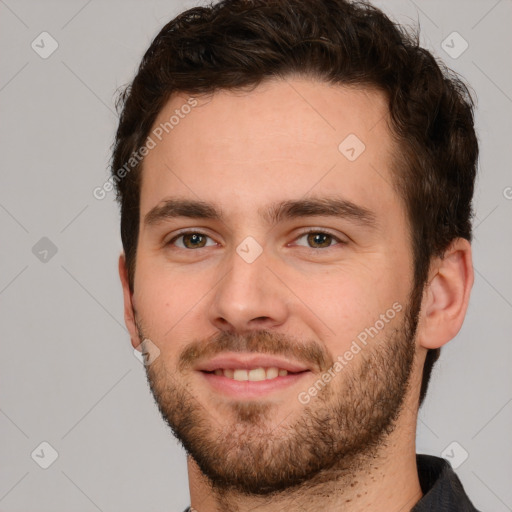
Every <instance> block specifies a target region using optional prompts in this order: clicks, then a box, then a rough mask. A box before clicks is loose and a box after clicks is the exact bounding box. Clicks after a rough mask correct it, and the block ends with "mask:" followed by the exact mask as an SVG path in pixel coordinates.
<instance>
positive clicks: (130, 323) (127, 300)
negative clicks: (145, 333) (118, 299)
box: [119, 252, 141, 348]
mask: <svg viewBox="0 0 512 512" xmlns="http://www.w3.org/2000/svg"><path fill="white" fill-rule="evenodd" d="M119 277H120V279H121V284H122V286H123V298H124V323H125V324H126V327H127V329H128V332H129V333H130V338H131V340H132V346H133V348H137V347H138V346H139V345H140V343H141V340H140V339H139V333H138V331H137V327H136V325H135V312H134V307H133V294H132V292H131V291H130V285H129V283H128V269H127V268H126V258H125V255H124V252H122V253H121V255H120V256H119Z"/></svg>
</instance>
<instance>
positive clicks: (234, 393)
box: [198, 371, 310, 399]
mask: <svg viewBox="0 0 512 512" xmlns="http://www.w3.org/2000/svg"><path fill="white" fill-rule="evenodd" d="M198 373H199V376H200V377H201V378H203V379H205V381H206V382H207V383H208V384H209V385H210V386H211V387H212V388H213V390H215V391H216V392H218V393H222V394H224V395H227V396H229V397H231V398H237V399H247V398H261V397H263V396H266V395H268V394H270V393H273V392H277V391H281V390H283V389H285V388H288V387H290V386H293V385H294V384H296V383H297V382H298V381H299V380H302V379H303V378H304V377H305V376H306V375H309V373H310V372H309V371H304V372H301V373H289V374H288V375H285V376H284V377H276V378H275V379H269V380H261V381H250V380H245V381H238V380H234V379H229V378H228V377H224V375H215V374H214V373H206V372H204V371H202V372H201V371H200V372H198Z"/></svg>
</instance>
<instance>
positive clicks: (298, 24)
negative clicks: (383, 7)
mask: <svg viewBox="0 0 512 512" xmlns="http://www.w3.org/2000/svg"><path fill="white" fill-rule="evenodd" d="M418 39H419V38H418V34H416V33H414V34H412V33H409V32H408V31H406V30H405V29H404V28H403V27H401V26H399V25H397V24H394V23H393V22H392V21H391V20H390V19H389V18H388V17H387V16H386V15H385V14H384V13H383V12H382V11H380V10H379V9H377V8H375V7H373V6H371V5H368V4H367V3H364V2H350V1H346V0H272V1H268V0H222V1H220V2H218V3H216V4H210V5H209V6H206V7H195V8H192V9H189V10H187V11H185V12H183V13H181V14H180V15H179V16H177V17H176V18H175V19H173V20H172V21H170V22H169V23H167V25H165V26H164V27H163V29H162V30H161V31H160V33H159V34H158V35H157V36H156V37H155V39H154V40H153V42H152V43H151V46H150V47H149V49H148V50H147V51H146V53H145V55H144V57H143V59H142V62H141V64H140V66H139V69H138V72H137V75H136V76H135V78H134V80H133V82H132V83H131V84H130V85H129V86H128V87H126V88H125V89H124V90H123V91H122V93H121V94H120V96H119V98H118V100H117V107H118V109H119V110H120V111H121V114H120V121H119V127H118V130H117V133H116V138H115V142H114V150H113V155H112V164H111V171H112V179H113V180H114V183H115V186H116V191H117V200H118V201H119V203H120V207H121V238H122V243H123V248H124V251H125V256H126V263H127V268H128V277H129V283H130V288H131V290H132V291H133V284H134V275H135V260H136V250H137V241H138V231H139V215H140V212H139V201H140V173H141V166H142V163H141V162H139V163H136V165H133V166H132V167H133V168H131V169H130V172H128V173H124V174H125V176H124V177H123V178H122V179H120V178H119V174H118V173H117V171H118V170H119V169H121V168H123V166H124V168H125V169H126V164H127V162H129V161H130V157H131V156H132V154H133V153H134V152H135V151H137V150H138V148H140V147H141V146H143V145H144V142H145V140H146V138H147V137H148V135H149V133H150V131H151V129H152V127H153V124H154V122H155V119H156V117H157V115H158V113H159V112H160V111H161V109H162V108H163V106H164V105H165V104H166V102H167V101H168V99H169V98H170V96H171V94H173V93H177V92H185V93H188V94H201V93H212V92H215V91H216V90H219V89H227V90H234V89H243V88H248V87H256V86H257V85H258V84H260V83H262V82H263V81H264V80H265V79H269V78H275V77H277V78H285V77H287V76H291V75H299V76H308V77H313V78H316V79H318V80H322V81H324V82H326V83H330V84H340V85H355V86H362V87H372V88H375V89H378V90H380V91H382V92H384V93H385V94H386V97H387V100H388V105H389V112H390V117H391V130H392V133H393V135H394V138H395V140H396V141H397V142H398V144H399V147H400V148H401V154H400V158H398V157H397V158H396V161H397V165H396V167H397V170H396V173H395V174H396V176H395V186H396V188H397V191H398V192H399V194H400V196H401V197H402V199H403V201H404V204H405V207H406V210H407V212H408V215H409V223H410V228H411V231H410V236H411V241H412V247H413V256H414V278H415V293H416V298H417V296H418V294H420V293H421V291H422V290H423V286H424V284H425V282H426V279H427V276H428V270H429V265H430V261H431V258H432V257H434V256H442V254H443V253H444V251H445V250H446V249H447V248H448V246H449V244H450V242H451V241H453V240H454V239H455V238H458V237H462V238H465V239H467V240H471V218H472V206H471V202H472V197H473V188H474V181H475V174H476V166H477V158H478V142H477V138H476V134H475V130H474V126H473V124H474V123H473V100H472V98H471V94H470V93H469V91H468V89H467V87H466V86H465V85H464V83H463V82H462V81H461V80H460V79H459V78H458V77H457V75H456V74H455V73H453V72H452V71H450V70H449V69H448V68H446V67H445V66H444V65H443V64H442V63H440V62H436V59H435V58H434V57H433V56H432V55H431V54H430V53H429V52H428V51H427V50H425V49H423V48H421V47H420V46H419V41H418ZM439 354H440V349H430V350H429V351H428V353H427V357H426V360H425V366H424V370H423V381H422V385H421V390H420V405H421V403H422V402H423V399H424V397H425V394H426V391H427V386H428V382H429V379H430V374H431V371H432V367H433V365H434V363H435V361H436V360H437V359H438V357H439Z"/></svg>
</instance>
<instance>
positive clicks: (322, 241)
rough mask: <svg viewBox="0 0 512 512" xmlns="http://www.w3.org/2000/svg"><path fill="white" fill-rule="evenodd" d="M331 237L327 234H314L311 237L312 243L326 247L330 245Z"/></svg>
mask: <svg viewBox="0 0 512 512" xmlns="http://www.w3.org/2000/svg"><path fill="white" fill-rule="evenodd" d="M329 236H330V235H326V234H325V233H314V234H312V235H310V242H312V243H313V244H316V245H320V246H323V247H325V246H326V244H327V245H329V243H328V242H329Z"/></svg>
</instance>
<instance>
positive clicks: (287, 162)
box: [141, 78, 398, 216]
mask: <svg viewBox="0 0 512 512" xmlns="http://www.w3.org/2000/svg"><path fill="white" fill-rule="evenodd" d="M150 136H151V137H152V138H153V140H154V142H155V143H156V144H155V147H154V148H153V149H152V150H151V151H150V152H149V154H148V155H147V156H146V157H145V160H144V164H143V172H142V192H141V215H142V216H143V215H144V213H145V212H147V211H148V210H150V209H151V208H153V207H154V206H155V205H156V204H158V203H159V202H160V201H162V200H163V199H165V198H166V197H169V196H180V197H188V198H194V199H201V200H206V201H212V202H220V203H224V205H227V206H228V208H229V205H231V206H232V207H233V210H235V209H237V208H239V207H241V205H242V204H243V205H245V207H246V208H247V209H249V208H251V206H252V207H254V206H255V205H256V204H258V206H261V204H262V203H263V202H264V200H265V199H268V200H269V201H277V200H282V199H293V198H297V197H302V196H305V195H307V194H308V193H313V194H315V195H321V194H322V193H323V192H327V191H330V192H332V191H333V190H335V191H336V192H338V193H340V194H341V195H345V194H347V195H349V196H351V197H348V199H350V200H352V199H357V200H359V201H363V202H368V201H369V202H370V203H372V202H373V203H375V202H376V201H377V202H379V203H380V206H381V207H385V206H386V204H387V203H396V202H397V201H398V198H397V197H396V195H395V194H394V189H393V187H392V186H391V183H392V172H391V162H392V156H393V154H394V152H395V147H394V145H393V142H392V138H391V135H390V131H389V128H388V108H387V101H386V98H385V96H384V94H383V93H381V92H379V91H376V90H371V89H368V88H356V87H347V86H341V85H330V84H326V83H323V82H319V81H315V80H310V79H299V78H295V79H292V78H290V79H286V80H284V79H273V80H269V81H267V82H264V83H263V84H261V85H259V86H257V87H256V88H254V89H253V90H252V91H249V92H247V91H227V90H219V91H216V92H215V93H213V94H210V95H198V96H195V97H194V98H191V96H190V95H187V94H184V93H180V94H175V95H173V96H172V97H171V99H170V100H169V101H168V103H167V104H166V105H165V107H164V108H163V109H162V111H161V112H160V114H159V115H158V117H157V119H156V121H155V123H154V125H153V129H152V133H151V134H150ZM160 139H161V140H160ZM284 196H286V197H284Z"/></svg>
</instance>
